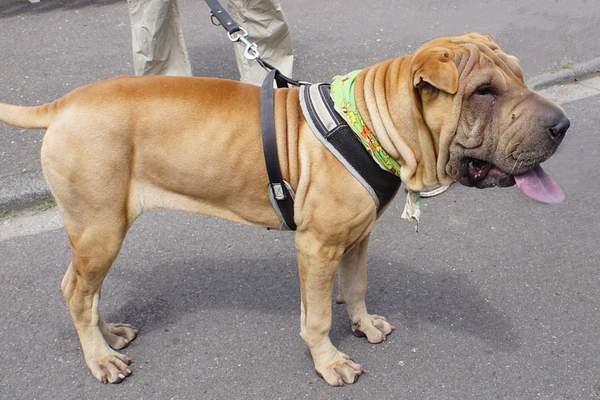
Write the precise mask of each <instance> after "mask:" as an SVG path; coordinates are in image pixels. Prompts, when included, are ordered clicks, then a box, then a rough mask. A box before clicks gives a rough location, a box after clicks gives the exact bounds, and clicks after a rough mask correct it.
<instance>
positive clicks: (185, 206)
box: [0, 36, 522, 385]
mask: <svg viewBox="0 0 600 400" xmlns="http://www.w3.org/2000/svg"><path fill="white" fill-rule="evenodd" d="M486 40H487V39H486V38H484V37H481V36H474V37H472V38H471V37H462V38H446V39H441V40H438V41H435V42H432V44H429V45H426V46H425V47H424V48H422V49H421V50H419V52H418V53H417V55H416V56H407V57H402V58H398V59H393V60H389V61H386V62H383V63H381V64H378V65H376V66H373V67H370V68H366V69H365V70H364V71H363V72H362V73H361V74H360V76H359V78H358V81H357V92H356V94H357V101H358V106H359V109H360V112H361V114H362V115H363V117H364V119H365V121H366V123H367V125H368V126H369V127H370V128H371V129H372V130H373V131H374V132H375V133H376V135H377V137H378V138H379V140H380V142H381V143H382V145H383V146H384V147H385V149H386V150H387V151H388V152H389V153H390V154H391V155H392V156H394V157H395V158H396V159H398V161H399V162H400V163H401V164H402V166H403V169H402V179H403V181H404V182H405V183H406V184H407V185H408V187H410V188H411V189H414V190H421V189H424V188H427V187H432V186H435V185H437V184H439V183H445V184H446V183H450V182H452V181H453V178H451V177H450V176H449V175H447V173H446V170H445V167H446V163H447V161H448V157H449V156H448V148H449V146H450V142H451V140H452V138H453V137H454V135H455V133H456V127H457V125H458V116H459V114H460V110H461V104H462V103H461V97H460V96H461V93H462V92H461V91H462V90H463V88H464V82H463V80H464V71H465V70H466V69H467V68H468V63H469V62H471V63H472V61H469V60H468V57H466V55H468V54H471V56H473V52H474V51H475V50H473V48H471V49H469V48H467V47H468V46H467V47H465V46H466V43H468V42H476V43H481V42H485V41H486ZM491 43H492V42H490V43H488V44H487V45H489V46H491V45H492V44H491ZM483 47H485V46H483ZM477 51H479V50H477ZM481 51H483V50H481ZM469 52H470V53H469ZM507 60H508V61H507V62H509V61H510V60H509V59H507ZM455 61H456V62H455ZM517 69H518V68H517ZM460 74H463V75H462V76H461V75H460ZM511 79H514V80H515V81H520V80H522V77H519V76H516V75H515V76H513V77H511ZM422 81H426V82H428V83H429V84H431V85H433V86H435V87H437V88H438V89H440V90H441V91H445V92H447V93H441V94H439V95H436V97H435V99H433V97H432V98H428V97H427V96H426V94H423V95H420V94H419V92H418V90H417V88H416V87H415V86H418V85H419V84H420V83H421V82H422ZM259 109H260V105H259V89H258V88H256V87H254V86H250V85H246V84H242V83H238V82H232V81H226V80H220V79H210V78H173V77H139V78H129V77H125V78H117V79H113V80H109V81H104V82H98V83H95V84H92V85H88V86H85V87H82V88H79V89H77V90H75V91H73V92H72V93H70V94H68V95H66V96H65V97H63V98H61V99H59V100H57V101H56V102H54V103H50V104H49V105H44V106H40V107H34V108H25V107H15V106H10V105H4V104H2V105H0V120H2V121H5V122H7V123H10V124H13V125H18V126H23V127H47V128H48V130H47V132H46V136H45V138H44V143H43V146H42V152H41V160H42V166H43V170H44V174H45V176H46V179H47V181H48V184H49V186H50V188H51V190H52V193H53V194H54V196H55V198H56V201H57V204H58V207H59V209H60V211H61V213H62V216H63V218H64V223H65V229H66V231H67V234H68V237H69V240H70V242H71V246H72V250H73V257H72V261H71V263H70V265H69V267H68V270H67V273H66V274H65V277H64V279H63V281H62V284H61V288H62V291H63V293H64V296H65V300H66V303H67V305H68V308H69V311H70V313H71V316H72V318H73V321H74V324H75V327H76V329H77V333H78V335H79V338H80V341H81V346H82V350H83V353H84V357H85V360H86V362H87V365H88V366H89V368H90V370H91V372H92V374H93V375H94V376H95V377H96V378H98V379H99V380H101V381H103V382H119V381H121V380H122V379H124V378H125V377H126V376H128V375H129V374H130V370H129V367H128V366H127V365H128V364H129V363H130V360H129V359H128V358H127V357H126V356H124V355H122V354H120V353H118V352H116V351H115V350H113V349H121V348H123V347H125V346H126V345H127V344H128V343H129V342H130V341H131V340H133V338H134V337H135V334H136V333H137V330H136V329H135V328H134V327H132V326H130V325H127V324H114V325H111V324H107V323H106V322H104V321H103V320H102V318H101V316H100V315H99V313H98V301H99V298H100V288H101V285H102V281H103V279H104V277H105V276H106V274H107V273H108V271H109V269H110V266H111V264H112V262H113V260H114V259H115V257H116V255H117V253H118V251H119V249H120V247H121V243H122V241H123V238H124V237H125V235H126V233H127V230H128V228H129V227H130V226H131V224H132V223H133V221H134V220H135V219H136V217H137V216H139V215H140V214H141V213H142V212H143V211H144V210H147V209H151V208H156V207H162V208H171V209H180V210H186V211H191V212H198V213H203V214H208V215H213V216H217V217H221V218H226V219H229V220H232V221H236V222H241V223H247V224H256V225H261V226H265V227H272V228H277V227H279V221H278V219H277V216H276V214H275V212H274V211H273V208H272V206H271V203H270V201H269V199H268V196H267V183H268V179H267V173H266V169H265V163H264V159H263V152H262V141H261V126H260V114H259ZM276 122H277V132H278V133H277V134H278V140H279V142H278V146H279V147H278V152H279V159H280V161H281V168H282V171H283V174H284V177H285V178H286V179H287V180H288V181H289V182H290V184H291V185H292V187H293V188H294V190H295V192H296V201H295V219H296V224H297V226H298V230H297V232H296V247H297V252H298V268H299V272H300V286H301V308H302V310H301V315H302V320H301V335H302V337H303V339H304V340H305V341H306V343H307V345H308V347H309V349H310V352H311V354H312V357H313V360H314V363H315V368H316V370H317V371H318V373H319V374H321V375H322V376H323V378H324V379H325V380H326V381H327V382H328V383H329V384H332V385H343V384H345V383H352V382H354V381H355V380H356V378H357V377H358V375H360V374H361V373H362V371H363V370H362V368H361V367H360V365H358V364H356V363H354V362H353V361H351V360H350V358H349V357H348V356H346V355H345V354H343V353H341V352H339V351H338V350H337V349H336V348H335V347H334V345H333V344H332V343H331V341H330V339H329V330H330V327H331V292H332V286H333V281H334V277H335V274H336V271H337V270H338V269H339V270H340V274H341V281H340V282H341V294H342V297H343V299H344V301H345V302H346V304H347V307H348V314H349V316H350V319H351V322H352V328H353V329H354V330H355V331H357V332H361V333H362V334H364V335H365V336H366V337H367V339H368V340H369V341H370V342H372V343H377V342H381V341H382V340H384V339H385V337H386V336H387V335H388V334H389V333H390V332H391V331H392V329H393V327H392V326H391V325H390V324H389V323H388V322H387V321H386V320H385V318H383V317H380V316H377V315H373V314H369V313H368V311H367V307H366V304H365V294H366V289H367V272H366V265H367V243H368V237H369V234H370V232H371V230H372V228H373V226H374V224H375V221H376V217H377V215H376V214H377V213H376V209H375V205H374V204H373V201H372V199H371V197H370V196H369V194H368V193H367V192H366V190H365V189H364V188H363V187H362V186H361V184H360V183H358V182H357V181H356V180H355V179H354V178H353V177H352V176H351V175H350V173H349V172H348V171H347V170H346V169H345V168H344V166H342V164H340V163H339V162H338V161H337V159H335V157H333V156H332V154H331V153H330V152H329V151H328V150H327V149H326V148H325V147H324V146H323V145H322V144H321V143H320V142H318V141H317V139H316V138H315V137H314V135H313V133H312V132H310V131H309V127H308V125H307V123H306V122H305V121H304V118H303V116H302V113H301V111H300V107H299V103H298V91H297V89H279V90H277V91H276ZM274 279H276V278H274Z"/></svg>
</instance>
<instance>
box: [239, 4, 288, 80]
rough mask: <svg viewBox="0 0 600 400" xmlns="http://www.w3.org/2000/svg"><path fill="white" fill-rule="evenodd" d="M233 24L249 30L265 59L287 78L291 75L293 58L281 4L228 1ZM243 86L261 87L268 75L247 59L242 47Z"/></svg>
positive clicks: (240, 61) (241, 68)
mask: <svg viewBox="0 0 600 400" xmlns="http://www.w3.org/2000/svg"><path fill="white" fill-rule="evenodd" d="M228 5H229V7H228V8H229V11H230V13H231V16H232V18H233V19H234V20H236V21H237V22H238V23H239V24H240V25H242V26H243V27H245V28H246V29H247V30H248V33H249V35H250V40H252V41H253V42H255V43H256V44H257V45H258V50H259V51H260V53H261V55H262V56H263V58H264V59H265V60H266V61H267V62H269V63H270V64H272V65H273V66H275V67H276V68H277V69H279V70H280V71H281V72H282V73H284V74H285V75H287V76H291V75H292V67H293V62H294V56H293V55H292V40H291V37H290V31H289V29H288V25H287V21H286V19H285V15H284V14H283V10H282V9H281V4H280V2H279V0H229V2H228ZM235 53H236V61H237V65H238V69H239V71H240V80H241V81H242V82H248V83H253V84H255V85H260V84H262V81H263V79H264V77H265V75H266V72H265V71H264V70H263V69H262V67H261V66H260V65H259V64H258V63H257V62H256V61H249V60H246V58H244V48H243V46H239V45H237V44H236V45H235Z"/></svg>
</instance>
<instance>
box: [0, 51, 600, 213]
mask: <svg viewBox="0 0 600 400" xmlns="http://www.w3.org/2000/svg"><path fill="white" fill-rule="evenodd" d="M599 73H600V57H597V58H593V59H591V60H589V61H586V62H584V63H579V64H576V65H574V66H573V67H572V68H569V69H565V70H561V71H556V72H548V73H544V74H541V75H538V76H536V77H533V78H531V79H529V80H528V84H529V87H531V88H532V89H535V90H540V89H544V88H548V87H550V86H555V85H559V84H564V83H569V82H574V81H577V80H581V79H584V78H586V77H589V76H591V75H594V74H599ZM53 201H54V199H53V197H52V194H51V193H50V191H49V190H48V186H47V185H46V182H45V181H44V178H43V176H42V173H41V171H33V172H26V173H23V174H19V175H13V176H7V177H4V178H0V218H2V217H6V216H8V215H11V214H16V213H19V212H22V211H26V210H32V209H39V208H45V207H47V206H49V205H50V204H52V203H53Z"/></svg>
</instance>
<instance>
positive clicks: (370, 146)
mask: <svg viewBox="0 0 600 400" xmlns="http://www.w3.org/2000/svg"><path fill="white" fill-rule="evenodd" d="M360 72H361V70H356V71H352V72H350V73H348V74H346V75H341V76H336V77H334V78H333V82H332V83H331V98H332V99H333V103H334V105H335V109H336V111H337V112H339V113H340V115H341V116H342V117H343V118H344V120H346V122H347V123H348V125H350V127H351V128H352V130H353V131H354V133H356V136H358V138H359V139H360V142H361V143H362V145H363V146H364V147H365V149H367V151H368V152H369V154H371V157H373V159H374V160H375V161H376V162H377V164H378V165H379V166H380V167H381V168H382V169H384V170H386V171H388V172H391V173H392V174H394V175H396V176H400V164H398V161H396V160H394V159H393V158H392V156H390V155H389V154H388V153H387V152H386V151H385V150H384V149H383V147H381V144H379V141H378V140H377V137H375V134H374V133H373V132H371V131H370V130H369V128H368V127H367V125H365V123H364V121H363V119H362V118H361V116H360V113H359V112H358V107H357V106H356V97H355V95H354V84H355V82H356V77H357V76H358V74H359V73H360Z"/></svg>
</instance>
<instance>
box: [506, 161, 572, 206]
mask: <svg viewBox="0 0 600 400" xmlns="http://www.w3.org/2000/svg"><path fill="white" fill-rule="evenodd" d="M515 181H516V182H517V187H518V188H519V190H521V192H523V193H525V194H526V195H527V196H529V197H531V198H532V199H534V200H537V201H541V202H542V203H561V202H562V201H563V200H564V199H565V194H564V192H563V191H562V189H561V188H560V186H558V183H556V181H555V180H554V179H552V178H551V177H550V176H549V175H546V173H545V172H544V170H543V169H542V167H540V166H537V167H535V168H534V169H532V170H531V171H529V172H526V173H524V174H521V175H515Z"/></svg>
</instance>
